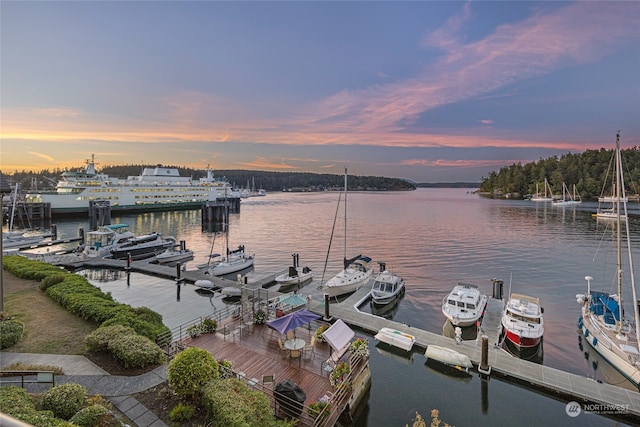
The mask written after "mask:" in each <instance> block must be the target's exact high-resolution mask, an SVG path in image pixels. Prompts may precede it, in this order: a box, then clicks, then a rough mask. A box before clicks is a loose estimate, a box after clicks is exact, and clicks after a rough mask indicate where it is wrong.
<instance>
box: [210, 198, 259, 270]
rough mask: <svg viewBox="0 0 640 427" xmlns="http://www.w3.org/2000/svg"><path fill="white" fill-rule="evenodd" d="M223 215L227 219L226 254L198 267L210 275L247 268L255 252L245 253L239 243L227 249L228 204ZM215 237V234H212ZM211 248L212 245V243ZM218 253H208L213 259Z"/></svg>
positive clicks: (227, 227)
mask: <svg viewBox="0 0 640 427" xmlns="http://www.w3.org/2000/svg"><path fill="white" fill-rule="evenodd" d="M225 217H226V219H227V221H226V224H225V244H226V255H225V256H224V257H221V258H220V259H219V260H217V261H215V262H214V263H213V264H209V263H207V264H205V265H204V266H200V267H199V268H201V267H202V268H204V269H205V270H206V271H205V274H209V275H211V276H224V275H227V274H231V273H236V272H238V271H242V270H244V269H245V268H249V267H251V266H252V265H253V261H254V259H255V254H252V253H247V252H246V250H245V247H244V245H239V246H238V247H237V248H236V249H233V250H231V249H229V220H228V219H229V206H228V205H226V212H225ZM214 239H215V236H214ZM212 249H213V245H212ZM219 256H220V254H210V255H209V258H210V260H211V259H214V258H216V257H219Z"/></svg>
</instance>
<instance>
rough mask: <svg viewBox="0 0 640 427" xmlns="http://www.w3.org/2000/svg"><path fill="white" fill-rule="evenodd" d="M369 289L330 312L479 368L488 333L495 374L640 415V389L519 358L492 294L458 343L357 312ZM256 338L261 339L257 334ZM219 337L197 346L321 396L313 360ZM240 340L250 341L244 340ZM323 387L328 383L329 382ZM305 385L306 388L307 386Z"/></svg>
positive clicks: (96, 263) (320, 309)
mask: <svg viewBox="0 0 640 427" xmlns="http://www.w3.org/2000/svg"><path fill="white" fill-rule="evenodd" d="M78 267H90V268H99V267H104V268H119V269H124V268H125V267H126V262H125V261H119V260H109V259H95V260H83V262H82V263H81V264H79V265H78ZM130 271H137V272H141V273H145V274H151V275H157V276H161V277H166V278H172V279H174V280H178V279H180V280H185V281H188V282H195V281H196V280H200V279H207V280H210V281H212V282H213V283H214V285H215V286H218V287H220V288H223V287H226V286H231V285H233V284H236V281H231V280H226V279H223V278H218V277H212V276H209V275H205V274H204V273H202V272H199V271H182V272H178V271H177V269H176V268H175V267H167V266H163V265H158V264H152V263H149V262H145V261H134V262H133V263H132V264H131V265H130ZM178 273H179V277H178ZM275 276H276V275H273V276H268V277H265V278H263V279H261V280H257V281H255V282H252V283H248V284H246V285H245V286H246V287H247V288H249V289H252V290H256V289H259V288H262V287H265V286H267V285H268V284H269V283H271V282H273V280H274V279H275ZM368 293H369V289H366V288H362V289H360V290H358V291H357V292H355V293H354V294H352V295H351V296H350V297H348V298H347V299H345V300H344V301H342V302H340V303H332V304H330V306H329V310H330V313H329V314H330V316H331V317H332V318H334V319H342V320H343V321H344V322H345V323H347V324H348V325H350V326H351V327H354V328H357V329H360V330H361V331H363V332H366V333H368V334H371V335H375V334H376V333H377V332H378V331H379V330H380V329H382V328H384V327H387V328H392V329H396V330H399V331H401V332H404V333H407V334H410V335H413V336H414V337H415V338H416V343H415V345H414V348H418V349H420V350H421V351H424V350H425V349H426V348H427V346H429V345H438V346H442V347H446V348H450V349H454V350H456V351H458V352H460V353H462V354H465V355H467V356H469V358H470V359H471V361H472V362H473V363H474V365H475V366H478V365H479V364H480V361H481V339H480V338H481V336H482V335H486V336H487V337H488V342H489V350H488V364H489V366H490V367H491V375H492V376H493V375H497V376H500V377H502V378H505V379H507V380H510V381H514V382H517V383H520V384H522V385H524V386H526V387H530V388H533V389H536V390H538V391H541V392H543V393H546V394H548V395H550V396H553V397H554V398H561V399H564V400H566V401H567V402H569V401H572V400H575V401H578V402H583V403H593V404H599V405H606V406H605V407H609V408H621V411H622V412H623V413H621V414H619V416H620V417H626V418H633V417H640V393H638V392H636V391H631V390H627V389H624V388H621V387H617V386H614V385H610V384H604V383H599V382H596V381H594V380H592V379H589V378H586V377H583V376H580V375H576V374H571V373H568V372H564V371H561V370H559V369H555V368H551V367H549V366H544V365H540V364H537V363H533V362H529V361H527V360H523V359H519V358H517V357H514V356H512V355H511V354H509V353H508V352H507V351H505V350H503V349H502V347H501V346H500V345H499V343H500V335H501V313H502V308H503V306H504V302H503V301H502V300H499V299H494V298H490V299H489V301H488V304H487V309H486V312H485V317H484V319H483V322H482V323H481V326H480V327H481V333H480V334H479V335H478V338H477V339H474V340H467V341H462V342H461V343H459V344H458V343H456V341H455V340H454V339H451V338H447V337H445V336H443V335H440V334H436V333H432V332H429V331H425V330H422V329H418V328H414V327H411V326H409V325H405V324H402V323H399V322H395V321H393V320H388V319H385V318H383V317H379V316H375V315H373V314H370V313H365V312H362V311H360V310H358V308H357V307H359V306H360V305H361V304H362V303H364V302H365V301H366V300H367V298H368ZM274 294H276V293H274ZM307 308H308V309H309V310H311V311H313V312H315V313H317V314H319V315H321V316H323V315H324V314H325V307H324V301H320V300H311V301H309V302H308V303H307ZM260 335H261V334H260ZM249 336H250V335H249ZM254 338H255V339H257V338H256V337H254ZM259 339H262V336H260V338H259ZM218 341H220V340H218ZM218 341H215V340H213V341H212V342H211V343H209V344H204V338H202V339H201V342H203V344H202V345H201V344H197V346H198V347H203V348H207V349H209V347H207V346H212V347H211V351H212V353H213V354H214V356H215V357H216V358H220V357H221V356H220V355H221V354H227V353H226V352H230V353H229V354H231V352H240V353H242V352H246V353H247V356H246V359H247V362H246V365H245V362H237V363H238V364H239V365H240V366H238V368H239V369H240V370H243V371H244V372H245V373H246V374H247V375H248V376H249V378H253V377H254V376H255V378H261V376H262V375H263V374H265V375H266V372H270V371H271V372H274V373H275V375H276V376H278V377H280V376H282V377H283V378H292V379H293V378H296V379H298V380H299V381H300V383H302V385H305V386H307V387H309V390H310V392H311V394H313V396H311V397H312V398H318V397H320V396H322V394H320V393H321V392H322V391H321V390H320V389H316V388H315V386H314V385H312V383H314V381H315V380H309V379H305V378H302V377H296V374H294V373H293V371H288V369H289V367H290V368H292V369H293V368H295V369H299V368H302V370H305V369H304V367H305V366H307V367H310V366H313V363H314V362H311V363H309V362H305V361H304V360H303V361H302V362H301V364H300V367H298V366H294V365H292V364H291V365H290V364H288V363H287V362H288V361H287V360H278V358H276V359H274V360H272V361H269V360H268V357H267V356H266V355H265V354H263V353H259V352H258V351H257V349H258V348H259V347H260V346H258V345H255V349H254V348H251V349H247V348H245V349H242V350H239V349H238V348H235V349H232V348H231V347H227V346H228V345H229V343H227V340H224V339H223V340H222V341H223V342H224V343H226V344H224V345H223V344H221V343H220V342H218ZM240 341H249V340H247V339H244V340H240ZM276 342H277V341H276ZM249 343H250V341H249ZM234 344H235V345H241V343H238V342H236V343H234ZM194 345H195V344H194ZM214 345H223V347H220V348H218V347H215V346H214ZM267 347H268V346H267ZM268 348H269V347H268ZM271 350H274V352H273V354H277V352H275V348H271V349H270V350H269V352H271ZM278 350H279V349H278ZM251 352H256V353H259V354H260V357H261V358H262V359H264V360H263V361H262V362H261V363H260V364H258V365H256V368H251V366H252V363H255V360H254V361H251V360H252V359H251V357H250V354H251ZM255 357H258V356H255ZM326 358H327V357H324V359H323V358H322V356H321V357H320V358H319V359H320V360H326ZM282 364H284V365H282ZM234 369H235V368H234ZM307 370H308V372H313V370H317V371H318V375H319V374H320V368H319V367H318V366H315V367H312V368H310V369H307ZM310 378H313V377H310ZM309 381H310V382H309ZM318 381H319V384H320V383H322V381H320V380H319V379H318ZM307 384H309V385H307ZM322 384H324V383H322ZM302 385H301V386H302ZM322 387H324V385H323V386H322ZM322 387H321V388H322ZM302 388H303V389H304V387H302ZM316 395H318V396H316Z"/></svg>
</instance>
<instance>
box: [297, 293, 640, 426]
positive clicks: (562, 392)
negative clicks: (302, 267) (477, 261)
mask: <svg viewBox="0 0 640 427" xmlns="http://www.w3.org/2000/svg"><path fill="white" fill-rule="evenodd" d="M369 291H370V289H369V288H368V287H365V288H361V289H359V290H358V291H356V292H355V293H354V294H352V295H351V296H349V297H348V298H346V299H345V300H344V301H342V302H338V303H331V304H330V305H329V315H330V317H331V318H338V319H342V321H344V322H345V323H346V324H348V325H350V326H352V327H355V328H358V329H359V330H361V331H363V332H365V333H369V334H372V335H375V334H376V333H377V332H378V331H379V330H380V329H382V328H391V329H395V330H398V331H400V332H403V333H406V334H410V335H413V336H414V337H415V339H416V341H415V344H414V347H418V348H419V349H421V350H422V351H423V352H424V351H425V350H426V348H427V347H428V346H429V345H437V346H441V347H445V348H449V349H452V350H455V351H457V352H459V353H462V354H465V355H467V356H468V357H469V358H470V359H471V361H472V363H473V365H474V367H477V368H479V367H480V366H481V362H482V339H481V338H482V335H484V336H486V337H488V342H489V346H488V355H487V356H488V364H489V367H490V369H489V372H490V375H484V374H482V373H480V376H481V377H482V378H485V379H487V380H488V379H489V378H490V376H498V377H501V378H504V379H506V380H508V381H513V382H515V383H518V384H521V385H523V386H525V387H529V388H533V389H535V390H537V391H540V392H543V393H544V394H547V395H549V396H551V397H553V398H557V399H561V400H565V401H567V402H570V401H577V402H579V403H589V404H598V405H603V406H602V407H603V408H618V409H619V411H618V412H619V413H620V414H619V418H622V419H626V420H629V419H631V420H633V421H634V423H636V422H637V421H638V420H639V419H640V418H639V417H640V393H638V392H635V391H632V390H627V389H625V388H622V387H618V386H614V385H610V384H606V383H600V382H597V381H594V380H592V379H589V378H586V377H583V376H580V375H576V374H572V373H569V372H565V371H562V370H559V369H556V368H552V367H549V366H544V365H541V364H538V363H534V362H530V361H527V360H524V359H520V358H518V357H515V356H512V355H511V354H509V353H508V352H507V351H506V350H504V349H502V347H501V346H500V341H499V340H500V335H501V334H500V332H501V326H500V325H501V316H502V308H503V307H504V301H503V300H501V299H498V298H489V301H488V303H487V309H486V311H485V315H484V316H483V320H482V323H481V325H480V333H479V334H478V338H477V339H475V340H466V341H465V340H462V341H461V342H460V343H457V342H456V340H455V339H452V338H448V337H445V336H443V335H440V334H436V333H433V332H429V331H425V330H422V329H419V328H415V327H411V326H409V325H406V324H403V323H399V322H395V321H393V320H389V319H385V318H383V317H380V316H376V315H373V314H370V313H366V312H363V311H360V310H359V309H358V307H360V306H362V304H364V303H365V302H367V301H368V300H369ZM308 308H309V309H310V310H311V311H314V312H316V313H317V314H323V315H325V316H326V314H327V313H326V312H325V309H326V307H325V304H324V301H316V300H312V301H310V302H309V307H308ZM480 371H481V370H479V372H480ZM614 416H618V413H616V415H614Z"/></svg>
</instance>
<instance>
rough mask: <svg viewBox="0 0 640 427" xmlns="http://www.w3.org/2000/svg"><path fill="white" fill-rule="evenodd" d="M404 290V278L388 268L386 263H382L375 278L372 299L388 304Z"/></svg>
mask: <svg viewBox="0 0 640 427" xmlns="http://www.w3.org/2000/svg"><path fill="white" fill-rule="evenodd" d="M403 292H404V279H403V278H401V277H400V276H398V275H396V274H393V273H392V272H391V271H389V270H387V269H386V263H384V262H381V263H380V272H379V273H378V274H377V275H376V277H375V278H374V279H373V286H372V287H371V300H372V302H373V303H374V304H377V305H386V304H389V303H390V302H392V301H393V300H394V299H396V298H397V297H398V296H400V295H401V294H402V293H403Z"/></svg>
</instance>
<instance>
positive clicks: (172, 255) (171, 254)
mask: <svg viewBox="0 0 640 427" xmlns="http://www.w3.org/2000/svg"><path fill="white" fill-rule="evenodd" d="M191 259H193V251H192V250H191V249H186V248H180V249H175V248H167V250H165V251H164V252H162V253H160V254H158V255H156V261H158V263H159V264H169V263H174V262H180V261H188V260H191Z"/></svg>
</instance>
